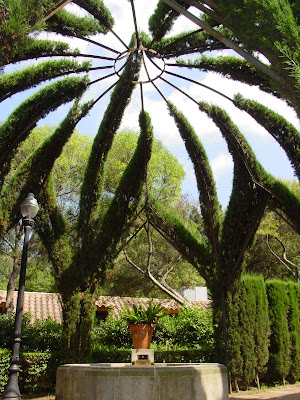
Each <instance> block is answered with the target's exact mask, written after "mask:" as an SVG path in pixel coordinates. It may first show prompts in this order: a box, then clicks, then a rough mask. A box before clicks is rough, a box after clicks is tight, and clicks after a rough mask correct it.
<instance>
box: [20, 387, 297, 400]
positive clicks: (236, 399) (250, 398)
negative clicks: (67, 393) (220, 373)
mask: <svg viewBox="0 0 300 400" xmlns="http://www.w3.org/2000/svg"><path fill="white" fill-rule="evenodd" d="M229 398H230V399H233V400H261V399H265V400H300V384H298V385H286V386H284V387H278V388H273V389H265V390H261V391H258V390H248V391H247V392H239V393H233V394H231V395H229ZM22 399H24V400H55V396H54V395H47V394H45V395H24V396H22Z"/></svg>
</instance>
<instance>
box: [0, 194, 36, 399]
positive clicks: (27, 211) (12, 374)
mask: <svg viewBox="0 0 300 400" xmlns="http://www.w3.org/2000/svg"><path fill="white" fill-rule="evenodd" d="M38 210H39V206H38V203H37V201H36V199H35V198H34V195H33V194H32V193H29V194H28V196H27V197H26V199H25V200H24V201H23V202H22V204H21V214H22V223H23V226H24V234H25V237H24V245H23V253H22V261H21V270H20V282H19V290H18V300H17V309H16V318H15V327H14V341H13V348H12V356H11V361H10V367H9V369H8V373H9V378H8V382H7V385H6V387H5V390H4V393H3V395H2V400H5V399H18V400H20V399H21V394H20V389H19V384H18V373H19V372H20V368H19V363H20V359H19V354H20V343H21V329H22V314H23V304H24V291H25V276H26V266H27V250H28V242H29V235H30V231H31V227H32V226H33V218H34V217H35V216H36V214H37V212H38Z"/></svg>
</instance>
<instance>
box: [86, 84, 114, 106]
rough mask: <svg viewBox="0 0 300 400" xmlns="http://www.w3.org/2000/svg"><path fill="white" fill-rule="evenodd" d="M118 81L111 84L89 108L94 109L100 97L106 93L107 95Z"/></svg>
mask: <svg viewBox="0 0 300 400" xmlns="http://www.w3.org/2000/svg"><path fill="white" fill-rule="evenodd" d="M119 81H120V79H118V80H117V81H116V82H115V83H113V84H112V85H111V86H110V87H109V88H108V89H106V90H105V91H104V92H103V93H102V94H100V96H99V97H98V98H97V99H96V100H95V101H94V102H93V103H92V105H91V107H90V108H92V107H94V105H95V104H96V103H97V102H98V101H99V100H100V99H102V97H103V96H105V95H106V93H108V92H109V91H110V90H111V89H113V88H114V87H115V86H116V84H117V83H118V82H119Z"/></svg>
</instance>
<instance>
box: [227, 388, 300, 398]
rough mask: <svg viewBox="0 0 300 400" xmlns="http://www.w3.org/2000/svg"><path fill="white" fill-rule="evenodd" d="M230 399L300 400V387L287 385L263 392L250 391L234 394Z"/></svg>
mask: <svg viewBox="0 0 300 400" xmlns="http://www.w3.org/2000/svg"><path fill="white" fill-rule="evenodd" d="M229 398H230V399H234V400H260V399H265V400H267V399H270V400H271V399H272V400H300V385H286V386H283V387H278V388H272V389H266V390H261V391H258V390H249V391H247V392H239V393H233V394H231V395H230V396H229Z"/></svg>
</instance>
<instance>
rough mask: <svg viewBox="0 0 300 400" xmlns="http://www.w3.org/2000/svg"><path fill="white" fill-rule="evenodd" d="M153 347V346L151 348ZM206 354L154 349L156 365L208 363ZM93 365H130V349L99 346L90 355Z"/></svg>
mask: <svg viewBox="0 0 300 400" xmlns="http://www.w3.org/2000/svg"><path fill="white" fill-rule="evenodd" d="M152 347H153V346H152ZM210 361H211V360H209V359H207V353H206V352H204V351H201V350H195V349H188V348H181V349H179V348H176V349H174V350H173V349H166V350H164V349H155V362H156V363H199V362H210ZM92 362H93V363H130V362H131V349H129V348H112V347H109V346H99V348H98V350H94V351H93V353H92Z"/></svg>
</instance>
